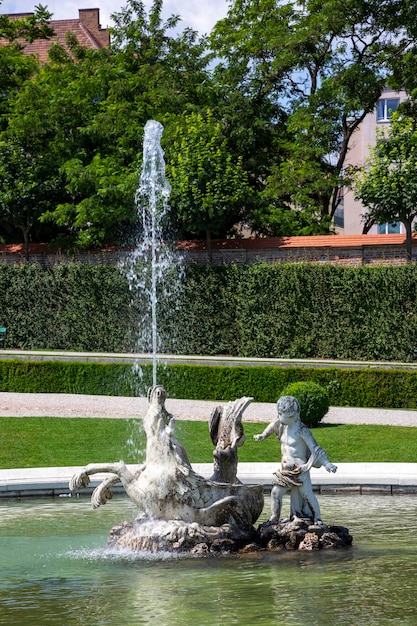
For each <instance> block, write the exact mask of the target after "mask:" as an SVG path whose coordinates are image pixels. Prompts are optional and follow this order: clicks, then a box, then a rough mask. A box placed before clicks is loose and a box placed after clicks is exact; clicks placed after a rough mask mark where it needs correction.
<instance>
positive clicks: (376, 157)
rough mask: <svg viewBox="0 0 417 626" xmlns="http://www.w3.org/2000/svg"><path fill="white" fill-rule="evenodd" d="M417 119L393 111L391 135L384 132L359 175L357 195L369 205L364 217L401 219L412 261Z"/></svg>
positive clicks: (416, 213) (416, 193)
mask: <svg viewBox="0 0 417 626" xmlns="http://www.w3.org/2000/svg"><path fill="white" fill-rule="evenodd" d="M416 172H417V119H416V118H415V117H409V116H404V115H401V114H399V113H397V114H393V116H392V118H391V126H390V129H389V132H388V134H387V136H384V135H382V134H381V135H380V136H379V137H378V139H377V143H376V146H375V147H374V148H373V149H372V150H371V154H370V157H369V159H368V160H367V162H366V164H365V166H364V167H363V168H362V170H361V171H360V173H359V174H358V175H357V181H356V185H355V198H356V199H357V200H361V202H362V203H363V204H364V205H365V207H367V209H368V210H367V213H366V214H365V216H364V219H366V220H367V221H372V222H374V223H375V222H376V223H378V224H382V223H386V222H388V223H391V224H392V223H395V222H401V223H402V224H404V228H405V232H406V249H407V259H408V261H411V260H412V228H413V221H414V219H415V218H416V217H417V176H416Z"/></svg>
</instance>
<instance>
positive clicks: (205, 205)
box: [167, 111, 250, 258]
mask: <svg viewBox="0 0 417 626" xmlns="http://www.w3.org/2000/svg"><path fill="white" fill-rule="evenodd" d="M167 163H168V167H167V176H168V178H169V180H170V182H171V184H172V193H171V199H170V204H171V206H172V209H173V211H174V212H175V213H176V214H177V218H178V221H179V222H180V224H181V225H182V228H183V233H184V231H185V234H187V233H189V234H191V235H193V236H195V237H200V236H201V235H202V234H204V235H205V237H206V240H207V248H208V252H209V257H210V258H211V239H212V237H213V236H216V237H224V236H225V235H226V234H227V233H228V232H230V230H231V228H232V227H233V226H234V225H236V223H237V222H238V221H239V219H240V218H241V217H242V215H243V209H244V206H245V202H246V201H247V198H248V196H249V195H250V188H249V186H248V183H247V175H246V173H245V172H244V170H243V168H242V159H241V158H239V157H238V158H234V157H233V155H232V154H230V152H229V151H228V150H227V142H226V138H225V136H224V134H223V132H222V127H221V124H220V122H218V121H216V120H214V119H213V116H212V113H211V111H207V113H206V114H205V115H202V114H201V113H191V114H190V115H187V116H185V124H184V125H183V126H182V127H179V128H178V131H177V136H176V139H175V142H174V144H173V145H172V147H171V148H170V149H169V151H168V153H167Z"/></svg>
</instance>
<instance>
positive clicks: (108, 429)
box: [0, 417, 417, 469]
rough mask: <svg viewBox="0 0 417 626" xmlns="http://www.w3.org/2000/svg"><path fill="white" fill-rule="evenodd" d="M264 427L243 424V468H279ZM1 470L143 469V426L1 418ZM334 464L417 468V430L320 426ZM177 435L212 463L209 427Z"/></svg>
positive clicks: (197, 459)
mask: <svg viewBox="0 0 417 626" xmlns="http://www.w3.org/2000/svg"><path fill="white" fill-rule="evenodd" d="M264 427H265V424H261V423H258V424H253V423H246V424H245V433H246V442H245V444H244V446H243V447H242V448H240V450H239V460H240V461H241V462H275V461H276V462H278V461H279V458H280V448H279V444H278V441H277V440H276V438H275V437H274V436H273V437H270V438H269V439H267V440H266V441H261V442H256V441H254V439H253V435H254V434H255V433H260V432H262V430H263V429H264ZM0 432H1V438H0V469H8V468H22V467H48V466H50V467H58V466H67V465H69V466H71V465H85V464H87V463H93V462H97V463H100V462H104V461H118V460H120V459H123V460H124V461H125V462H126V463H139V462H142V461H143V459H144V448H145V436H144V433H143V430H142V427H141V422H140V420H123V419H98V418H94V419H88V418H55V417H0ZM312 432H313V434H314V436H315V438H316V439H317V442H318V443H319V444H320V445H321V446H323V448H325V450H326V451H327V453H328V456H329V459H330V460H331V461H332V462H334V463H336V464H337V463H355V462H369V463H377V462H379V463H388V462H396V463H413V462H417V428H409V427H396V426H353V425H341V426H333V425H328V426H324V425H323V426H321V427H319V428H315V429H312ZM175 434H176V436H177V438H178V439H179V441H180V442H181V443H182V444H183V446H184V447H185V449H186V450H187V453H188V455H189V457H190V460H191V462H193V463H211V462H212V454H213V445H212V443H211V441H210V436H209V432H208V425H207V423H206V422H194V421H177V423H176V431H175Z"/></svg>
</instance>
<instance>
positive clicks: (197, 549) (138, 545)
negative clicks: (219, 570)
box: [108, 520, 256, 555]
mask: <svg viewBox="0 0 417 626" xmlns="http://www.w3.org/2000/svg"><path fill="white" fill-rule="evenodd" d="M254 539H256V531H255V530H254V529H253V530H242V529H241V528H238V527H237V526H235V525H231V524H223V525H222V526H203V525H201V524H198V523H196V522H193V523H189V522H183V521H182V520H170V521H165V520H154V521H149V520H135V521H134V522H133V523H132V522H123V523H122V524H119V525H117V526H114V527H113V528H112V529H111V531H110V536H109V541H108V545H109V547H111V548H115V549H117V550H129V551H132V552H151V553H156V552H171V553H182V554H187V553H188V554H190V555H208V554H219V553H225V554H227V553H232V552H238V551H239V550H240V549H242V548H243V547H244V546H246V545H247V544H249V543H251V542H252V541H253V540H254Z"/></svg>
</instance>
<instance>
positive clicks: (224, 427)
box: [209, 397, 253, 483]
mask: <svg viewBox="0 0 417 626" xmlns="http://www.w3.org/2000/svg"><path fill="white" fill-rule="evenodd" d="M252 400H253V398H246V397H243V398H240V399H239V400H235V402H229V403H228V404H227V405H226V406H224V407H223V406H218V407H216V408H215V409H214V410H213V411H212V414H211V416H210V422H209V429H210V437H211V440H212V442H213V445H215V446H216V448H215V450H214V452H213V457H214V474H213V476H212V477H211V479H210V480H214V481H217V482H225V483H236V482H239V480H238V478H237V466H238V453H237V451H238V448H240V446H243V444H244V443H245V440H246V435H245V433H244V430H243V425H242V416H243V412H244V411H245V409H246V408H247V407H248V406H249V404H250V403H251V402H252Z"/></svg>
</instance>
